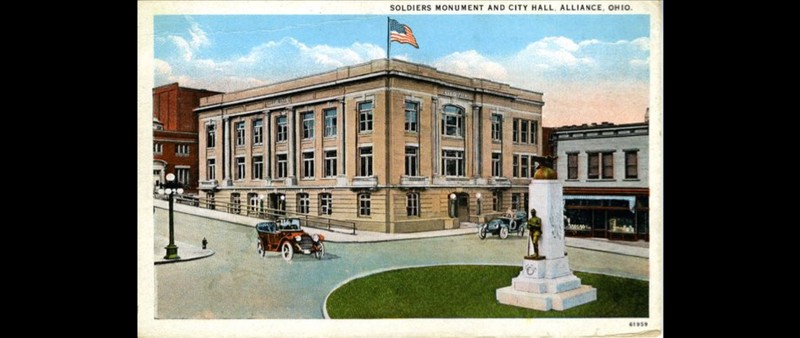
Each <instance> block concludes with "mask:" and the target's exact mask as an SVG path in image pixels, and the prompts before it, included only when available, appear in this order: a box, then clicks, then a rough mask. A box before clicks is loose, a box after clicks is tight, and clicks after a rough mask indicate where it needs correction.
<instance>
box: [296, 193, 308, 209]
mask: <svg viewBox="0 0 800 338" xmlns="http://www.w3.org/2000/svg"><path fill="white" fill-rule="evenodd" d="M310 202H311V201H309V199H308V194H307V193H304V192H301V193H299V194H297V212H299V213H301V214H307V213H308V207H309V205H310Z"/></svg>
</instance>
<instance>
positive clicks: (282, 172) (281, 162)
mask: <svg viewBox="0 0 800 338" xmlns="http://www.w3.org/2000/svg"><path fill="white" fill-rule="evenodd" d="M287 157H288V156H287V155H286V154H278V156H277V160H276V161H275V162H276V165H277V168H275V169H276V171H277V174H278V175H277V176H278V178H284V177H286V175H287V174H288V173H287V169H286V168H287V167H286V164H287Z"/></svg>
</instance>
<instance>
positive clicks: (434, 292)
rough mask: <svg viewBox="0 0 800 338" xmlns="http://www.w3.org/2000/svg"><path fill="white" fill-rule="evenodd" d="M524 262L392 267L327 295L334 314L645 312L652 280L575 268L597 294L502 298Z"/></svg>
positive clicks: (443, 315) (573, 314)
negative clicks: (500, 292) (562, 304)
mask: <svg viewBox="0 0 800 338" xmlns="http://www.w3.org/2000/svg"><path fill="white" fill-rule="evenodd" d="M520 269H521V268H520V267H513V266H481V265H446V266H434V267H424V268H411V269H402V270H394V271H388V272H383V273H378V274H375V275H370V276H367V277H364V278H359V279H356V280H353V281H350V282H349V283H347V284H345V285H343V286H342V287H340V288H339V289H337V290H336V291H334V292H333V293H332V294H331V295H330V298H328V314H329V315H330V317H331V318H334V319H368V318H530V317H537V318H556V317H569V318H576V317H647V316H648V288H649V283H648V282H646V281H639V280H634V279H627V278H620V277H611V276H606V275H598V274H591V273H582V272H575V275H576V276H578V278H580V279H581V282H582V283H583V284H584V285H591V286H593V287H595V288H597V300H596V301H594V302H591V303H588V304H584V305H581V306H578V307H574V308H571V309H568V310H566V311H554V310H553V311H537V310H530V309H525V308H519V307H514V306H509V305H504V304H500V303H498V302H497V300H496V298H495V290H496V289H498V288H501V287H505V286H509V285H511V278H514V277H516V276H517V275H518V274H519V272H520Z"/></svg>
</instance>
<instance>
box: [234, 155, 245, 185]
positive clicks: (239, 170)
mask: <svg viewBox="0 0 800 338" xmlns="http://www.w3.org/2000/svg"><path fill="white" fill-rule="evenodd" d="M236 179H237V180H243V179H244V157H237V158H236Z"/></svg>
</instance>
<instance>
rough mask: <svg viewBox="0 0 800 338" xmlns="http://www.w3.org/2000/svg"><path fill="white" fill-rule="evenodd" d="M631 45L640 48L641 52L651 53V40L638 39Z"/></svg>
mask: <svg viewBox="0 0 800 338" xmlns="http://www.w3.org/2000/svg"><path fill="white" fill-rule="evenodd" d="M631 45H633V46H636V47H639V49H640V50H643V51H649V50H650V38H646V37H642V38H638V39H634V40H633V41H631Z"/></svg>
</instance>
